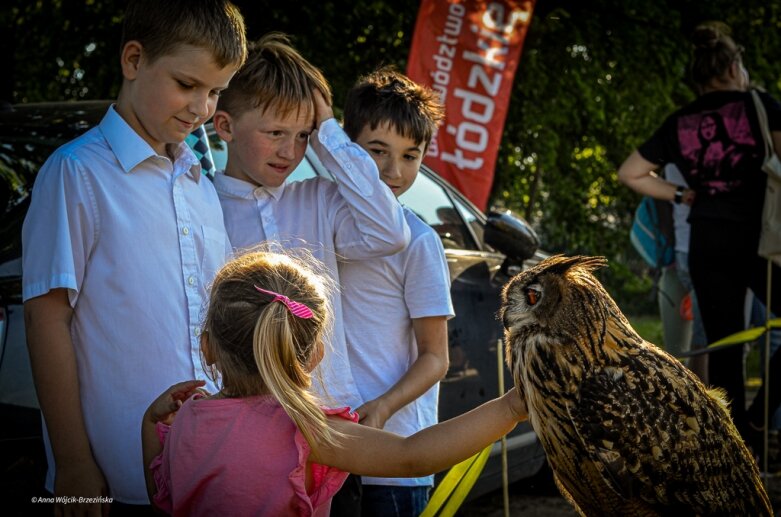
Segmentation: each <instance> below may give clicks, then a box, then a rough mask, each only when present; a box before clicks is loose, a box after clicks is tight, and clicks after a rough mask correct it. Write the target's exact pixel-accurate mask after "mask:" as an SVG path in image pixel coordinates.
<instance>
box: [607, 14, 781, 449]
mask: <svg viewBox="0 0 781 517" xmlns="http://www.w3.org/2000/svg"><path fill="white" fill-rule="evenodd" d="M693 39H694V47H695V48H694V55H693V63H692V76H693V79H694V82H695V83H696V85H697V86H698V89H699V93H700V95H699V97H698V98H697V99H695V100H694V101H693V102H692V103H690V104H688V105H687V106H684V107H683V108H681V109H679V110H678V111H676V112H675V113H673V114H672V115H670V116H669V117H668V118H667V119H666V120H665V121H664V123H663V124H662V126H661V127H659V129H657V130H656V132H655V133H654V135H653V136H652V137H651V138H650V139H648V140H647V141H646V142H645V143H643V145H641V146H640V147H639V149H637V150H635V151H634V152H633V153H632V154H631V155H630V156H629V157H628V158H627V159H626V161H625V162H624V163H623V164H622V165H621V168H620V169H619V171H618V177H619V179H620V180H621V181H622V182H624V183H625V184H627V185H628V186H629V187H631V188H632V189H634V190H635V191H637V192H639V193H641V194H644V195H648V196H652V197H655V198H658V199H666V200H669V201H673V202H676V203H681V202H683V203H686V204H689V205H691V207H692V208H691V213H690V215H689V222H690V223H691V239H690V243H689V270H690V272H691V278H692V281H693V284H694V290H695V292H696V295H697V300H698V302H699V304H700V311H701V314H702V320H703V324H704V326H705V333H706V335H707V338H708V341H709V342H711V343H713V342H715V341H717V340H719V339H721V338H723V337H725V336H728V335H730V334H734V333H735V332H738V331H740V330H743V329H744V328H745V316H744V303H745V298H746V292H747V289H749V288H750V289H752V291H753V292H754V294H755V295H756V296H757V297H759V298H760V299H762V301H763V302H764V301H765V293H766V281H767V274H766V272H767V266H766V262H765V260H764V259H762V258H761V257H759V255H758V254H757V249H758V246H759V234H760V229H761V217H762V205H763V202H764V195H765V185H766V182H767V176H766V174H765V173H764V172H763V171H762V169H761V166H762V162H763V160H764V143H763V139H762V134H761V132H760V127H759V124H758V120H757V114H756V109H755V107H754V104H753V101H752V96H751V93H750V91H749V80H748V72H747V71H746V69H745V67H744V66H743V60H742V56H741V53H742V50H743V49H742V48H741V47H740V46H738V45H736V44H735V42H734V41H733V40H732V38H731V37H730V36H729V28H728V27H726V26H725V25H723V24H718V25H716V24H709V25H701V26H699V27H697V29H695V33H694V38H693ZM760 98H761V100H762V103H763V105H764V106H765V110H766V111H767V113H768V119H769V123H770V129H771V131H772V135H773V141H774V147H775V149H781V105H779V103H778V102H777V101H776V100H774V99H773V98H772V97H770V96H769V95H767V94H765V93H762V92H760ZM671 162H672V163H675V164H676V165H677V166H678V168H679V169H680V170H681V172H682V174H683V175H684V177H685V178H686V181H687V183H688V184H689V185H690V187H691V189H684V188H682V187H676V185H674V184H672V183H668V182H667V181H665V180H664V179H662V178H660V177H659V176H657V175H656V174H654V173H653V171H654V170H655V169H657V168H658V167H660V166H663V165H665V164H667V163H671ZM772 277H773V291H772V292H773V295H772V302H773V311H774V312H775V313H776V314H779V313H781V312H779V311H781V268H778V267H775V266H774V270H773V275H772ZM780 373H781V354H775V355H774V356H773V359H772V361H771V382H772V384H771V390H770V393H771V395H770V397H771V398H770V410H771V414H772V412H773V410H774V408H775V407H777V406H778V404H779V401H780V400H779V399H781V393H779V392H781V390H779V388H778V381H777V379H778V375H779V374H780ZM708 377H709V382H710V383H711V384H713V385H715V386H719V387H722V388H724V389H726V390H727V395H728V398H729V399H730V400H731V401H732V404H731V411H732V415H733V418H734V420H735V424H736V425H737V426H738V429H740V431H741V433H742V434H743V436H744V437H746V438H749V439H750V443H751V444H752V445H754V446H755V447H756V446H757V445H758V443H757V442H756V441H755V440H753V438H754V437H755V436H757V433H756V432H755V431H756V430H757V429H761V426H762V425H763V423H764V415H763V414H762V408H761V407H752V408H751V410H750V418H749V415H747V412H746V410H745V381H744V374H743V349H742V347H732V348H728V349H725V350H721V351H718V352H713V353H712V354H711V355H710V360H709V367H708ZM760 391H762V390H760ZM749 420H750V422H749ZM752 431H754V432H752Z"/></svg>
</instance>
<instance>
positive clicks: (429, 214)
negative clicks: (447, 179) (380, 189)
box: [399, 174, 477, 250]
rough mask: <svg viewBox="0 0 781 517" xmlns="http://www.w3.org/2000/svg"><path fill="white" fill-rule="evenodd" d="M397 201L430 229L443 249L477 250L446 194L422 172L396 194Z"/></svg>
mask: <svg viewBox="0 0 781 517" xmlns="http://www.w3.org/2000/svg"><path fill="white" fill-rule="evenodd" d="M399 201H401V202H402V203H403V204H404V205H406V206H407V207H408V208H409V209H410V210H412V211H413V212H415V214H417V216H418V217H420V218H421V219H423V221H425V222H426V223H428V224H429V225H430V226H431V227H432V228H434V231H436V232H437V235H439V238H440V239H442V245H443V246H444V247H445V248H449V249H467V250H476V249H477V245H476V244H475V241H474V239H473V238H472V235H471V234H470V233H469V230H467V228H466V225H465V224H464V220H463V219H462V218H461V215H460V214H459V212H458V209H457V208H456V207H455V206H454V205H453V202H452V201H451V200H450V197H448V195H447V194H446V193H445V190H444V189H443V188H442V187H441V186H439V185H437V184H436V183H435V182H434V181H433V180H432V179H431V178H429V177H428V176H426V175H425V174H418V177H417V179H416V180H415V183H414V184H413V185H412V187H411V188H410V189H409V190H408V191H407V192H405V193H404V194H402V195H401V196H400V197H399Z"/></svg>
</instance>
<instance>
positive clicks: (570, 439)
mask: <svg viewBox="0 0 781 517" xmlns="http://www.w3.org/2000/svg"><path fill="white" fill-rule="evenodd" d="M604 263H605V262H604V259H595V258H587V257H571V258H567V257H552V258H551V259H548V260H546V261H543V262H542V263H540V264H539V265H538V266H536V267H535V268H532V269H530V270H528V271H525V272H523V273H521V274H520V275H518V276H516V277H515V278H514V279H513V280H511V281H510V283H509V284H508V285H507V286H506V287H505V290H504V293H503V306H502V311H501V314H502V318H503V321H504V325H505V338H506V347H507V349H506V352H507V360H508V362H509V364H510V367H511V369H512V371H513V376H514V380H515V384H516V386H518V387H519V388H521V393H522V394H523V395H524V397H525V400H526V403H527V406H528V409H529V417H530V420H531V423H532V426H533V427H534V429H535V431H536V433H537V435H538V437H539V439H540V441H541V443H542V445H543V448H544V449H545V452H546V454H547V457H548V461H549V464H550V466H551V468H552V470H553V472H554V474H555V476H556V480H557V484H558V485H559V488H560V489H561V491H562V494H564V496H565V497H567V498H568V499H569V500H570V501H571V502H572V503H573V505H574V506H575V507H576V508H577V509H578V510H579V511H580V512H581V513H582V514H583V515H594V516H598V515H599V516H601V515H622V516H632V515H638V516H639V515H679V514H680V515H772V512H771V509H770V503H769V500H768V497H767V494H766V492H765V490H764V487H763V485H762V482H761V479H760V477H759V471H758V469H757V467H756V465H755V463H754V461H753V459H752V457H751V455H750V453H749V451H748V449H747V448H746V446H745V445H744V444H743V441H742V440H741V438H740V436H739V434H738V432H737V430H736V429H735V426H734V425H733V423H732V421H731V419H730V417H729V412H728V411H727V409H726V404H725V403H724V401H723V399H721V396H722V395H721V393H720V392H717V391H709V390H707V389H706V388H705V386H703V385H702V383H700V382H699V380H698V379H697V378H696V377H695V376H694V375H693V374H692V373H691V372H690V371H689V370H688V369H687V368H686V367H684V366H683V365H682V364H681V363H680V362H679V361H678V360H676V359H675V358H673V357H671V356H670V355H668V354H667V353H665V352H664V351H662V350H660V349H659V348H657V347H656V346H654V345H653V344H651V343H648V342H646V341H644V340H643V339H642V338H641V337H640V336H639V335H638V334H637V333H636V332H635V331H634V329H633V328H632V327H631V325H630V324H629V322H628V321H627V320H626V318H625V317H624V316H623V314H622V313H621V311H620V310H619V309H618V307H617V306H616V304H615V302H614V301H613V300H612V298H610V296H609V295H608V294H607V292H605V290H604V289H603V288H602V286H601V284H600V283H599V281H598V280H597V279H596V278H595V277H594V276H593V275H592V273H591V271H592V270H593V269H595V268H596V267H600V266H601V265H603V264H604ZM530 289H531V290H532V291H533V293H532V294H530V293H529V290H530ZM532 302H534V303H532Z"/></svg>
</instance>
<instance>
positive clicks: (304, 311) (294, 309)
mask: <svg viewBox="0 0 781 517" xmlns="http://www.w3.org/2000/svg"><path fill="white" fill-rule="evenodd" d="M255 289H257V290H258V292H259V293H263V294H266V295H268V296H270V297H272V300H271V302H270V303H274V302H280V303H283V304H285V307H287V310H289V311H290V314H292V315H293V316H295V317H296V318H302V319H305V320H308V319H309V318H313V317H314V314H313V313H312V309H310V308H309V307H307V306H306V305H304V304H303V303H299V302H294V301H293V300H291V299H290V298H288V297H287V296H285V295H284V294H279V293H275V292H274V291H269V290H267V289H263V288H262V287H258V286H257V285H256V286H255Z"/></svg>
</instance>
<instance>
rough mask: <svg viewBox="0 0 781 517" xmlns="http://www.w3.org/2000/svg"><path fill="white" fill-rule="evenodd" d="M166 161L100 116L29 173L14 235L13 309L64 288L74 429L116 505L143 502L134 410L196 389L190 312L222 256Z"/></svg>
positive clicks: (202, 214)
mask: <svg viewBox="0 0 781 517" xmlns="http://www.w3.org/2000/svg"><path fill="white" fill-rule="evenodd" d="M173 155H174V156H175V158H176V159H175V161H174V162H173V163H172V162H171V160H170V159H169V158H168V157H165V156H159V155H157V154H156V153H155V152H154V150H153V149H152V148H151V147H150V146H149V145H148V144H147V143H146V142H145V141H144V140H143V139H142V138H141V137H140V136H139V135H138V134H137V133H135V131H133V129H132V128H131V127H130V126H128V125H127V123H126V122H125V121H124V120H123V119H122V118H121V117H120V116H119V115H118V114H117V112H116V111H115V110H114V108H113V107H111V108H110V109H109V110H108V112H107V113H106V115H105V117H104V118H103V120H102V121H101V123H100V125H99V126H98V127H96V128H93V129H92V130H90V131H88V132H87V133H85V134H84V135H82V136H81V137H79V138H77V139H75V140H73V141H71V142H70V143H68V144H66V145H64V146H62V147H60V148H59V149H58V150H57V151H55V153H54V154H52V156H51V157H50V158H49V159H48V160H47V162H46V163H45V164H44V166H43V167H42V168H41V170H40V172H39V174H38V177H37V178H36V181H35V186H34V188H33V193H32V202H31V205H30V210H29V212H28V214H27V218H26V219H25V222H24V227H23V231H22V239H23V240H22V242H23V271H24V273H23V296H24V299H25V300H29V299H31V298H34V297H36V296H40V295H43V294H45V293H47V292H48V291H49V290H51V289H54V288H66V289H68V293H69V298H70V303H71V305H72V307H73V310H74V314H73V320H72V323H71V335H72V338H73V345H74V349H75V353H76V363H77V368H78V376H79V385H80V390H81V407H82V411H83V413H84V423H85V425H86V429H87V434H88V436H89V440H90V445H91V446H92V452H93V454H94V456H95V459H96V460H97V463H98V465H99V466H100V468H101V469H102V470H103V473H104V474H105V476H106V480H107V482H108V485H109V487H110V488H111V493H112V496H113V497H114V498H116V499H117V500H119V501H122V502H126V503H135V504H146V503H148V498H147V494H146V486H145V482H144V474H143V469H142V462H141V417H142V416H143V413H144V411H145V410H146V408H147V407H148V406H149V404H150V403H151V402H152V401H153V400H154V399H155V398H156V397H157V396H158V395H159V394H160V393H161V392H163V391H164V390H165V389H167V388H168V387H169V386H170V385H172V384H174V383H176V382H179V381H182V380H185V379H192V378H197V379H204V378H206V376H205V374H204V372H203V369H202V364H201V356H200V347H199V339H200V337H199V333H200V327H199V325H200V321H201V315H202V314H201V313H202V309H203V306H204V303H205V300H206V287H207V284H208V283H209V282H210V281H211V279H212V278H213V276H214V274H215V273H216V271H217V269H218V268H219V267H220V266H221V265H222V264H223V263H224V262H225V259H226V257H227V256H228V254H229V253H230V244H229V242H228V240H227V235H226V233H225V227H224V225H223V220H222V211H221V208H220V203H219V200H218V198H217V194H216V192H215V190H214V186H213V185H212V183H211V182H210V181H208V180H207V179H205V178H202V177H201V172H200V165H199V163H198V160H197V159H196V157H195V155H194V154H193V153H192V151H191V150H190V149H189V148H188V147H187V145H185V144H180V145H178V146H175V148H174V149H173ZM207 387H208V388H210V389H214V386H213V385H212V384H207ZM44 438H45V442H46V450H47V455H48V458H49V467H50V468H49V474H48V476H47V488H48V489H49V490H52V489H53V476H54V469H53V465H54V463H53V457H52V454H51V446H50V444H49V441H48V433H44Z"/></svg>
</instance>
